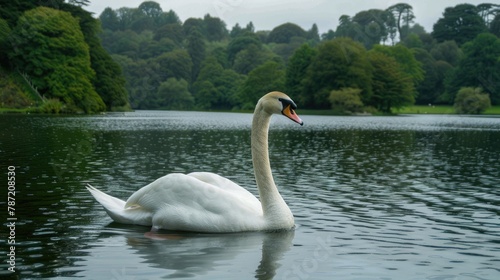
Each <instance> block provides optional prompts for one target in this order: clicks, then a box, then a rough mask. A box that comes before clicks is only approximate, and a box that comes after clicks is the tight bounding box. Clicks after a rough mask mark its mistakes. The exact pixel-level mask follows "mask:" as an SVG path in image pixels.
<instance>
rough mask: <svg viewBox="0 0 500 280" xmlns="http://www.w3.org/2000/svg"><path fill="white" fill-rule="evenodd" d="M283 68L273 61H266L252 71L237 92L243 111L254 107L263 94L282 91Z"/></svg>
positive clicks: (283, 86) (283, 84) (283, 80)
mask: <svg viewBox="0 0 500 280" xmlns="http://www.w3.org/2000/svg"><path fill="white" fill-rule="evenodd" d="M284 88H285V67H284V66H283V64H280V63H277V62H275V61H268V62H266V63H264V64H262V65H260V66H259V67H257V68H255V69H254V70H252V71H251V72H250V73H249V74H248V77H247V79H246V81H245V82H244V83H243V85H242V87H241V90H240V92H239V97H240V101H241V103H242V104H243V106H242V108H243V109H250V108H253V107H254V106H255V104H256V103H257V101H258V100H259V99H260V98H261V97H262V94H263V93H267V92H270V91H275V90H277V91H284Z"/></svg>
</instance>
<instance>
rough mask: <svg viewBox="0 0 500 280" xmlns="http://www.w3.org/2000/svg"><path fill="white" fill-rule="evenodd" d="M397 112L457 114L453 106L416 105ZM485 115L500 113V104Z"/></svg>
mask: <svg viewBox="0 0 500 280" xmlns="http://www.w3.org/2000/svg"><path fill="white" fill-rule="evenodd" d="M395 113H397V114H455V109H454V108H453V106H446V105H439V106H425V105H414V106H410V107H406V108H402V109H399V110H397V111H395ZM483 115H500V106H492V107H490V108H489V109H488V110H486V111H485V112H484V113H483Z"/></svg>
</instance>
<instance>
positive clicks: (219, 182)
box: [187, 172, 260, 203]
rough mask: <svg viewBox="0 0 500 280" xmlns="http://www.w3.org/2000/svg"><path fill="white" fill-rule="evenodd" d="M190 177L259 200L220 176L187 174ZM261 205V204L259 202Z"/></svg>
mask: <svg viewBox="0 0 500 280" xmlns="http://www.w3.org/2000/svg"><path fill="white" fill-rule="evenodd" d="M187 175H188V176H191V177H194V178H196V179H198V180H200V181H203V182H205V183H207V184H210V185H213V186H214V187H218V188H221V189H223V190H226V191H228V192H234V193H236V194H238V195H241V196H247V197H248V199H254V200H257V198H256V197H255V196H254V195H253V194H252V193H251V192H249V191H248V190H246V189H245V188H243V187H241V186H240V185H238V184H236V183H235V182H233V181H231V180H229V179H227V178H225V177H222V176H220V175H218V174H215V173H211V172H192V173H189V174H187ZM259 203H260V202H259Z"/></svg>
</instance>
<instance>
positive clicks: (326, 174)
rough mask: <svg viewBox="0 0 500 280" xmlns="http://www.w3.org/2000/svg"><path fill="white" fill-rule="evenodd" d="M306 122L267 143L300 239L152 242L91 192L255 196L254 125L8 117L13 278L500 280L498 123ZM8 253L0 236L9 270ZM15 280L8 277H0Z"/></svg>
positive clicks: (214, 116) (152, 115) (225, 117)
mask: <svg viewBox="0 0 500 280" xmlns="http://www.w3.org/2000/svg"><path fill="white" fill-rule="evenodd" d="M299 113H300V112H299ZM303 119H304V122H305V123H306V125H305V126H304V127H299V126H294V125H290V123H289V122H288V121H287V120H285V119H284V118H275V119H274V120H273V123H272V130H271V135H270V141H271V142H270V150H271V164H272V168H273V172H274V175H275V180H276V183H277V185H278V186H279V188H280V191H281V193H282V195H283V197H284V199H285V200H286V201H287V203H288V204H289V206H290V208H291V209H292V212H293V213H294V215H295V218H296V223H297V229H296V230H295V231H294V232H291V233H287V234H285V235H284V236H283V235H280V234H268V233H245V234H234V235H198V234H186V233H171V232H162V234H166V235H164V236H162V235H160V236H149V237H153V238H148V237H146V236H145V235H144V234H145V232H146V231H148V230H149V229H147V228H144V227H134V226H121V225H116V224H109V223H110V221H111V220H110V219H109V218H108V217H107V215H106V213H105V212H104V211H103V209H102V207H101V206H100V205H98V204H96V203H95V201H94V200H93V199H92V197H91V196H90V195H89V194H88V193H87V192H86V190H85V189H84V188H83V186H84V184H85V183H91V184H93V185H95V186H98V187H100V188H101V189H102V190H104V191H106V192H108V193H110V194H111V195H114V196H116V197H120V198H127V197H128V196H130V194H131V193H133V192H134V191H136V190H137V189H139V188H140V187H142V186H144V185H146V184H148V183H150V182H151V181H153V180H155V179H156V178H158V177H160V176H163V175H165V174H167V173H171V172H191V171H212V172H216V173H219V174H221V175H223V176H226V177H228V178H230V179H232V180H234V181H236V182H237V183H239V184H240V185H242V186H245V187H247V188H248V190H249V191H251V192H252V193H254V194H257V190H256V188H255V186H254V185H255V183H254V180H253V171H252V169H251V155H250V150H249V144H250V142H249V137H250V131H249V129H250V121H251V115H249V114H225V113H223V114H219V113H192V112H190V113H186V112H136V113H126V114H111V115H105V116H77V117H73V116H70V117H67V116H63V117H52V116H24V115H16V116H10V115H0V136H1V137H0V164H2V165H1V170H6V166H8V165H15V166H16V171H18V174H17V177H16V182H17V185H18V186H19V187H18V188H17V192H18V193H17V196H16V199H17V200H16V203H17V206H18V207H17V208H16V215H17V217H18V223H17V224H16V225H17V226H18V227H17V228H16V235H17V236H16V237H17V239H16V242H18V243H17V248H16V250H17V251H16V252H17V256H18V259H17V261H18V267H19V272H18V274H16V275H15V276H17V277H20V278H22V279H31V278H64V277H83V278H88V279H155V278H162V277H175V278H181V277H182V278H212V279H224V278H226V279H231V278H234V275H243V276H242V277H243V278H254V277H255V278H260V279H271V278H273V276H274V279H293V278H298V279H307V278H308V279H335V278H338V279H357V278H364V279H368V278H370V279H373V278H392V279H401V278H415V279H426V278H429V279H446V278H458V279H497V278H498V277H500V271H499V269H498V267H500V258H499V257H498V252H499V251H500V243H499V242H498V240H500V218H499V217H500V189H499V188H498V186H499V185H500V176H499V174H498V170H500V160H499V159H500V158H499V155H500V122H499V120H498V119H495V118H477V117H459V116H404V117H357V118H354V117H313V116H304V117H303ZM2 173H4V172H3V171H2ZM4 175H5V173H4ZM4 175H2V176H4ZM1 178H4V179H2V180H3V181H4V182H5V181H6V179H5V177H1ZM5 207H6V202H5V201H4V200H0V208H1V209H5ZM0 213H1V214H0V219H2V220H3V221H6V216H5V215H6V213H5V211H0ZM4 224H5V222H4ZM6 240H7V239H6V233H5V231H3V230H2V231H0V255H5V254H6V253H7V248H8V246H7V244H6ZM6 268H7V263H6V262H3V261H2V263H1V264H0V275H1V276H0V277H2V278H3V277H5V276H6V275H7V273H6V272H7V271H6ZM10 276H12V275H10ZM358 276H359V277H358Z"/></svg>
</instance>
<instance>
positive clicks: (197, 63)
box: [187, 28, 205, 81]
mask: <svg viewBox="0 0 500 280" xmlns="http://www.w3.org/2000/svg"><path fill="white" fill-rule="evenodd" d="M187 51H188V53H189V56H190V57H191V61H192V62H193V68H192V73H191V79H190V81H195V80H196V77H197V76H198V73H199V72H200V67H201V62H202V61H203V59H205V41H204V40H203V37H202V35H201V32H200V31H199V30H198V29H197V28H192V29H191V31H190V34H189V36H188V38H187Z"/></svg>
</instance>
